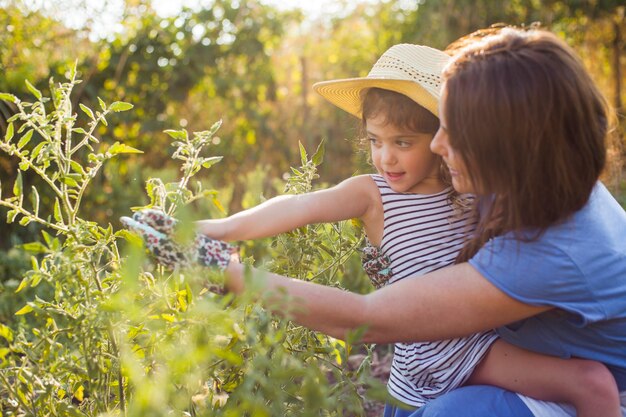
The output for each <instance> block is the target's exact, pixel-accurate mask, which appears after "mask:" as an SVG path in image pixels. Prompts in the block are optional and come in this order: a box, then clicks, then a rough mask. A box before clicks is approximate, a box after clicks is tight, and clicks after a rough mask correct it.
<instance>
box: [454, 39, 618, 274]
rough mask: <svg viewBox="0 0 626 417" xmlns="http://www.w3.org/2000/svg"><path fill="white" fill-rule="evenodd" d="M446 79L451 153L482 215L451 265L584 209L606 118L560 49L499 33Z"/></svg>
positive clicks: (468, 52) (469, 50)
mask: <svg viewBox="0 0 626 417" xmlns="http://www.w3.org/2000/svg"><path fill="white" fill-rule="evenodd" d="M444 79H445V91H444V94H445V107H444V108H443V109H442V111H443V113H444V115H445V121H446V127H447V131H448V135H449V140H450V145H451V146H452V147H453V148H454V149H455V150H456V151H457V152H458V153H459V154H460V155H461V157H462V159H463V161H464V163H465V165H466V167H467V171H468V173H469V175H470V179H471V181H472V183H473V185H474V188H475V189H476V190H477V193H478V194H479V198H478V201H477V204H478V207H480V211H481V213H480V220H479V225H478V229H477V232H476V235H475V236H474V237H473V238H472V239H470V241H469V242H468V244H467V245H466V246H465V247H464V248H463V250H462V251H461V253H460V254H459V258H458V259H457V261H459V262H461V261H466V260H468V259H469V258H471V257H472V256H473V255H474V254H475V253H476V252H477V251H478V250H479V249H480V248H481V247H482V246H483V245H484V244H485V243H486V242H487V241H488V240H489V239H490V238H492V237H494V236H499V235H502V234H504V233H508V232H513V233H514V234H515V236H516V237H517V238H518V239H528V238H529V237H528V236H529V235H528V233H527V232H528V231H532V232H534V233H531V237H530V238H531V239H532V238H537V237H538V236H540V235H541V233H542V232H543V231H545V230H546V228H548V227H550V226H551V225H554V224H555V223H557V222H559V221H562V220H564V219H566V218H567V217H568V216H570V215H572V214H573V213H574V212H576V211H577V210H579V209H581V208H582V207H583V206H584V205H585V203H586V202H587V200H588V199H589V195H590V193H591V191H592V189H593V187H594V184H595V183H596V181H597V180H598V177H599V175H600V173H601V171H602V169H603V167H604V165H605V160H606V148H605V137H606V135H607V131H608V125H609V122H608V120H609V117H608V114H609V113H608V107H607V104H606V100H605V99H604V97H603V96H602V95H601V93H600V92H599V90H598V88H597V87H596V86H595V84H594V82H593V81H592V80H591V78H590V76H589V74H588V73H587V72H586V70H585V69H584V67H583V64H582V63H581V61H580V60H579V59H578V58H577V56H576V55H575V53H574V52H573V51H572V50H571V49H570V48H569V47H568V46H567V45H566V44H565V43H564V42H563V41H561V40H560V39H558V38H557V37H556V36H555V35H553V34H551V33H549V32H546V31H542V30H530V31H521V30H516V29H503V30H502V31H501V32H499V33H498V34H496V35H492V36H488V37H486V38H484V39H482V40H478V41H476V42H475V43H473V44H471V45H469V46H468V47H466V48H464V49H462V50H461V51H460V52H459V53H458V54H457V55H456V56H455V58H454V59H453V61H452V62H451V64H450V65H449V66H448V67H447V68H446V70H445V72H444ZM522 232H523V233H522Z"/></svg>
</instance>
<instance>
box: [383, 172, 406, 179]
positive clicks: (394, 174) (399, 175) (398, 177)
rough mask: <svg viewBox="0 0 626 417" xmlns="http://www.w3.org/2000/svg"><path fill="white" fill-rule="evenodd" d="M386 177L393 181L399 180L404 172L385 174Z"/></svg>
mask: <svg viewBox="0 0 626 417" xmlns="http://www.w3.org/2000/svg"><path fill="white" fill-rule="evenodd" d="M386 175H387V178H389V179H390V180H392V181H393V180H398V179H400V178H401V177H402V176H403V175H404V172H386Z"/></svg>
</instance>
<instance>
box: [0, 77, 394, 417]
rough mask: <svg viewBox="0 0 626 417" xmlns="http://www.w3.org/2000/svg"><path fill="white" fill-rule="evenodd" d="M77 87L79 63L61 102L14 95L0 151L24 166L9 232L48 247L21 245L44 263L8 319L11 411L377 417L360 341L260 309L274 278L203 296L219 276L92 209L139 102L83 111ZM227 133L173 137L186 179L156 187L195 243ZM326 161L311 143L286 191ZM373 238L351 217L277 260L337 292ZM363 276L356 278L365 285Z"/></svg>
mask: <svg viewBox="0 0 626 417" xmlns="http://www.w3.org/2000/svg"><path fill="white" fill-rule="evenodd" d="M79 82H80V81H79V80H77V79H76V74H75V70H72V71H70V74H69V76H68V81H67V82H64V83H59V84H55V83H54V82H53V80H51V83H50V95H51V98H50V99H49V98H46V97H44V96H43V94H42V93H41V92H40V91H39V90H37V89H35V88H34V87H33V86H32V85H30V84H29V83H28V82H27V87H28V88H29V90H30V91H31V93H32V94H33V95H34V96H35V98H36V100H35V101H34V102H32V103H30V102H22V101H20V100H19V99H17V98H16V97H15V96H13V95H10V94H1V95H0V99H3V100H8V101H11V102H13V103H14V104H15V105H16V106H17V108H18V109H19V113H18V114H16V115H15V116H13V117H12V118H11V119H10V122H11V123H10V124H9V126H8V128H7V131H6V134H5V137H4V140H3V141H0V149H1V150H2V151H4V152H5V153H7V154H8V155H10V156H12V157H14V158H17V159H18V161H19V170H20V171H19V172H18V175H17V179H16V181H15V182H14V184H13V186H12V192H13V193H12V195H11V196H6V195H2V194H0V206H4V207H6V208H8V210H9V211H8V214H7V221H8V222H9V223H11V222H19V224H20V225H22V226H24V227H25V226H27V225H28V224H29V223H37V224H39V225H41V227H42V231H41V239H39V240H37V241H34V242H30V243H27V244H24V245H22V247H21V249H22V250H23V251H27V252H28V253H30V254H31V258H30V260H31V265H30V269H29V270H27V271H26V272H25V273H24V275H23V278H22V279H21V281H20V283H19V285H18V287H17V288H16V292H17V293H18V294H22V296H23V297H25V300H26V301H25V303H24V304H23V305H20V308H19V309H18V310H17V311H16V312H15V318H14V319H13V320H11V321H9V322H8V323H7V324H8V325H5V324H0V410H1V411H2V413H3V415H4V414H9V415H29V416H41V415H46V416H48V415H49V416H85V415H87V416H95V415H107V416H117V415H125V416H163V415H168V416H169V415H174V416H179V415H180V416H189V415H195V416H203V415H206V416H209V415H210V416H214V415H217V416H242V415H250V416H276V415H293V416H319V415H328V416H334V415H337V416H339V415H341V416H343V415H346V416H348V415H363V406H362V395H363V394H362V393H363V389H364V387H365V388H369V389H370V392H371V393H372V396H373V397H378V398H382V396H383V395H384V393H383V392H384V390H383V388H382V387H381V385H380V383H377V382H376V381H373V380H372V379H371V378H370V377H368V374H367V369H368V366H369V361H368V357H366V359H365V360H364V361H363V362H362V363H361V364H360V366H358V367H357V369H351V368H349V367H348V361H347V357H348V356H349V355H350V353H351V351H352V349H353V347H352V346H353V343H355V342H356V341H357V340H358V334H355V335H354V337H353V338H352V339H353V340H347V341H339V340H335V339H332V338H330V337H327V336H324V335H321V334H317V333H315V332H312V331H309V330H307V329H304V328H302V327H299V326H296V325H294V324H293V323H291V322H289V321H288V320H281V319H277V318H276V317H274V316H272V315H271V314H270V313H268V312H267V311H266V310H264V309H263V308H261V307H259V305H258V304H256V303H255V302H254V300H255V298H256V294H255V293H256V291H255V287H256V283H257V282H259V281H262V280H263V276H262V274H261V275H260V276H249V277H247V280H248V284H249V285H248V287H249V290H248V292H247V293H246V294H244V295H243V296H241V297H238V298H237V299H233V298H232V297H231V296H218V295H215V294H213V293H210V292H208V291H206V289H205V285H206V283H207V282H209V281H211V280H220V279H222V277H220V276H219V275H218V274H216V273H214V272H211V271H208V270H202V269H192V270H187V271H176V272H168V271H165V270H164V269H162V268H161V267H158V266H157V267H155V266H154V265H153V263H152V262H150V260H149V259H146V258H145V257H144V250H143V249H142V247H141V246H140V244H138V238H137V237H136V236H134V235H132V234H130V233H129V232H127V231H125V230H119V231H116V230H114V229H113V227H112V226H111V225H110V224H109V225H107V226H100V225H99V224H98V223H96V222H94V221H92V220H88V219H84V218H82V217H81V216H80V206H81V201H82V197H83V196H84V193H85V192H86V190H87V188H88V186H89V184H90V182H91V181H92V180H93V179H94V178H95V177H96V175H97V174H98V172H99V170H100V169H101V168H102V166H103V165H104V164H105V163H106V162H107V161H109V160H110V159H112V158H114V157H115V156H117V155H120V154H126V153H138V152H140V151H138V150H137V149H134V148H131V147H129V146H127V145H125V144H123V143H119V142H116V143H114V144H106V143H101V142H100V139H99V138H98V137H96V135H95V132H96V127H98V126H100V125H104V126H106V125H108V121H107V118H109V116H110V115H111V114H112V113H116V112H120V111H126V110H130V109H131V108H132V106H131V105H130V104H128V103H124V102H114V103H112V104H110V105H107V104H106V103H104V102H103V101H102V100H98V101H99V105H100V109H98V110H96V111H94V110H92V109H90V108H88V107H86V106H84V105H79V107H80V109H81V112H82V113H81V115H80V118H79V115H78V114H76V113H74V110H73V104H72V101H71V99H70V94H71V92H72V89H73V88H74V86H75V85H76V84H77V83H79ZM79 119H80V120H79ZM85 119H86V123H84V125H83V127H81V125H80V122H81V121H83V120H85ZM219 126H220V124H219V123H216V124H215V125H214V126H213V127H212V128H211V129H210V130H208V131H204V132H195V133H193V134H192V135H191V136H190V135H189V134H188V133H187V132H186V131H185V130H178V131H166V132H167V133H168V134H169V135H170V136H171V137H172V138H173V139H174V143H173V146H174V147H175V152H174V154H173V158H174V159H177V160H180V161H181V162H182V163H181V173H182V175H181V178H180V180H178V181H176V182H173V183H165V182H163V181H162V180H160V179H158V178H153V179H150V180H149V181H148V182H147V185H146V191H147V194H148V198H149V204H148V206H150V207H159V208H161V209H163V210H165V211H166V212H168V213H170V214H173V215H176V216H177V217H178V218H180V219H182V229H183V234H184V233H185V232H186V233H187V234H190V233H191V232H192V229H193V227H192V223H191V220H192V217H193V214H192V213H193V210H192V203H193V202H194V201H198V200H206V199H209V200H210V201H212V202H213V203H214V204H215V205H216V206H217V207H219V206H220V204H219V201H218V200H217V193H216V192H215V191H214V190H204V189H203V188H202V184H201V183H200V182H198V181H196V182H194V181H193V177H194V175H195V174H197V173H198V172H199V171H200V170H201V169H206V168H210V167H211V166H212V165H213V164H215V163H217V162H219V160H220V157H215V156H214V157H204V156H201V155H202V152H203V151H204V150H205V148H206V147H207V146H208V145H210V143H211V137H212V136H213V135H214V134H215V132H216V131H217V129H218V128H219ZM322 156H323V146H320V148H319V149H318V151H317V152H316V153H315V154H314V155H313V157H312V158H311V159H310V160H309V159H308V155H307V154H306V151H305V150H304V148H301V157H302V166H301V167H300V168H297V169H294V170H293V174H294V175H292V177H291V178H290V179H289V181H288V183H287V189H286V191H288V192H306V191H308V190H310V187H311V182H312V181H313V179H314V178H315V177H316V169H317V166H318V165H319V163H321V160H322ZM27 170H31V171H34V172H35V173H36V174H37V175H38V176H39V177H41V179H42V180H43V181H44V183H45V184H46V186H47V187H48V188H49V190H48V192H50V193H51V194H52V195H53V196H54V197H53V198H52V199H50V204H51V206H50V207H45V209H47V210H40V205H41V204H42V203H41V201H40V198H39V195H40V190H38V189H37V188H35V187H31V189H29V190H28V189H25V187H24V186H23V182H22V174H21V172H23V171H27ZM5 192H6V190H5ZM48 212H49V213H51V214H50V215H44V214H41V213H48ZM360 239H361V232H360V228H359V227H358V226H357V225H354V224H352V223H351V222H345V223H342V224H335V225H316V226H307V227H304V228H301V229H298V230H296V231H293V232H291V233H287V234H285V235H282V236H279V237H278V238H277V239H276V240H275V241H274V243H273V244H272V246H271V247H270V249H269V252H268V253H269V255H270V256H271V259H270V260H269V261H267V262H266V267H267V268H269V269H271V270H273V271H277V272H280V273H286V274H289V275H291V276H295V277H298V278H301V279H307V280H314V281H316V282H321V283H324V284H327V285H339V284H338V283H339V282H341V281H342V280H343V279H344V276H345V273H346V271H349V272H350V273H352V272H354V271H355V270H356V269H357V266H356V265H357V264H358V261H357V260H356V258H355V257H354V256H353V254H354V250H355V248H356V247H357V246H358V244H359V242H360ZM246 248H247V247H246ZM252 249H253V248H251V249H250V250H252ZM246 251H248V249H244V255H245V252H246ZM246 262H248V263H252V262H254V260H253V259H252V258H251V257H248V258H247V259H246ZM363 282H364V281H361V282H358V281H350V282H349V285H350V286H352V287H361V288H362V289H363V290H367V288H368V287H367V285H366V284H364V283H363Z"/></svg>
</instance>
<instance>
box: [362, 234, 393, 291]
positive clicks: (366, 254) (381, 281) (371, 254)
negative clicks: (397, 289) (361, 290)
mask: <svg viewBox="0 0 626 417" xmlns="http://www.w3.org/2000/svg"><path fill="white" fill-rule="evenodd" d="M361 263H362V264H363V269H364V270H365V273H366V274H367V276H368V277H369V278H370V281H372V285H374V287H375V288H376V289H379V288H382V287H384V286H385V284H387V281H389V278H391V275H392V274H391V268H390V266H389V265H390V264H391V261H390V260H389V257H388V256H387V255H385V254H383V253H382V251H381V250H380V248H378V247H377V246H374V245H372V244H371V243H370V242H369V241H368V242H367V244H366V245H365V247H364V248H363V249H362V250H361Z"/></svg>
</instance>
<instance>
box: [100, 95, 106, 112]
mask: <svg viewBox="0 0 626 417" xmlns="http://www.w3.org/2000/svg"><path fill="white" fill-rule="evenodd" d="M98 104H100V108H101V109H102V111H106V109H107V105H106V103H105V102H104V100H102V99H101V98H100V97H98Z"/></svg>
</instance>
